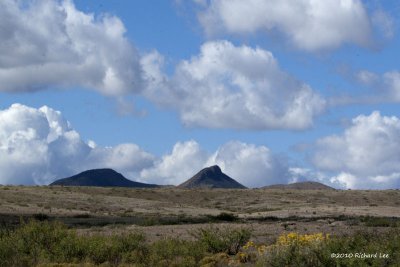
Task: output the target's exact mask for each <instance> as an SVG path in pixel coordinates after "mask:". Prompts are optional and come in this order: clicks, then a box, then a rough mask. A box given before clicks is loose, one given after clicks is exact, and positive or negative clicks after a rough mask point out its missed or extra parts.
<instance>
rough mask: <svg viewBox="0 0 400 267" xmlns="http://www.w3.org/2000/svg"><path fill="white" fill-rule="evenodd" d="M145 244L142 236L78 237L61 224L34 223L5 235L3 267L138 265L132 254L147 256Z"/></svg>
mask: <svg viewBox="0 0 400 267" xmlns="http://www.w3.org/2000/svg"><path fill="white" fill-rule="evenodd" d="M144 241H145V240H144V236H143V235H142V234H140V233H130V234H128V235H125V236H117V235H113V236H108V237H107V236H100V235H92V236H78V235H77V233H76V232H75V231H74V230H70V229H67V227H66V226H65V225H63V224H61V223H59V222H48V221H43V222H39V221H30V222H28V223H23V224H22V225H21V226H20V227H19V228H17V229H15V230H12V231H8V232H2V233H1V235H0V266H18V267H19V266H37V265H39V264H50V263H93V264H102V263H107V264H109V265H111V266H117V265H118V264H120V263H123V262H124V261H129V263H135V262H134V261H132V257H131V253H132V251H135V252H136V254H137V255H139V254H140V253H139V252H141V253H142V254H145V253H146V252H145V251H146V246H145V245H144ZM143 251H144V252H143ZM135 260H140V258H138V257H136V258H135Z"/></svg>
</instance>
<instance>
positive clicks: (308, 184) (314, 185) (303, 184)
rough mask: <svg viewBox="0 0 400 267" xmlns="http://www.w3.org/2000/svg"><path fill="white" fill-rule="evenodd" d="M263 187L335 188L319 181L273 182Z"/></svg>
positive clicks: (297, 188)
mask: <svg viewBox="0 0 400 267" xmlns="http://www.w3.org/2000/svg"><path fill="white" fill-rule="evenodd" d="M263 188H264V189H296V190H334V189H335V188H333V187H330V186H327V185H324V184H322V183H319V182H313V181H306V182H299V183H292V184H274V185H268V186H264V187H263Z"/></svg>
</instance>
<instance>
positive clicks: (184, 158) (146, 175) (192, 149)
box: [140, 140, 207, 185]
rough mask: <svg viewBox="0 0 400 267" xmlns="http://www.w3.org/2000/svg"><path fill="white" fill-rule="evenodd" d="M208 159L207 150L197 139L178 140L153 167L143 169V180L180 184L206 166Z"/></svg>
mask: <svg viewBox="0 0 400 267" xmlns="http://www.w3.org/2000/svg"><path fill="white" fill-rule="evenodd" d="M206 160H207V152H205V151H203V150H202V149H201V148H200V145H199V144H198V143H197V142H196V141H193V140H191V141H187V142H178V143H176V144H175V145H174V147H173V149H172V152H171V153H170V154H167V155H164V156H163V157H162V158H161V159H159V160H158V161H157V162H156V163H155V165H154V167H153V168H148V169H144V170H142V172H141V175H140V177H141V181H145V182H148V183H162V184H172V185H178V184H181V183H182V182H184V181H186V180H187V179H189V178H190V177H192V176H193V175H195V174H196V172H198V171H199V170H200V169H202V168H204V167H205V166H204V163H205V162H206Z"/></svg>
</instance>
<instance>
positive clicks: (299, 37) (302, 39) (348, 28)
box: [199, 0, 390, 51]
mask: <svg viewBox="0 0 400 267" xmlns="http://www.w3.org/2000/svg"><path fill="white" fill-rule="evenodd" d="M386 18H387V16H383V15H382V14H378V13H377V14H376V15H375V19H374V22H375V23H376V24H379V25H382V27H383V29H385V30H386V31H387V32H390V30H389V29H390V25H389V23H388V20H387V19H386ZM199 20H200V23H201V24H202V26H203V27H204V29H205V31H206V33H207V34H208V35H213V34H216V33H219V32H228V33H234V34H251V33H254V32H259V31H265V32H270V33H272V32H280V33H281V34H282V35H283V36H285V37H286V38H288V39H289V41H290V42H291V43H292V44H293V45H294V46H296V47H297V48H299V49H301V50H305V51H318V50H326V49H333V48H337V47H339V46H340V45H343V44H346V43H352V44H357V45H361V46H370V45H371V39H372V37H371V35H372V29H371V19H370V18H369V16H368V14H367V11H366V9H365V7H364V5H363V3H362V2H361V1H360V0H324V1H320V0H298V1H289V0H281V1H273V0H247V1H242V0H211V1H209V5H208V6H207V7H206V8H202V10H201V11H200V12H199Z"/></svg>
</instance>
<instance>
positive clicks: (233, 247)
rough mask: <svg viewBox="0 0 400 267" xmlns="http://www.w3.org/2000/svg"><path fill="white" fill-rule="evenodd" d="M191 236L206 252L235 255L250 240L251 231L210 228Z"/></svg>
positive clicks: (193, 233)
mask: <svg viewBox="0 0 400 267" xmlns="http://www.w3.org/2000/svg"><path fill="white" fill-rule="evenodd" d="M192 235H193V236H194V237H195V238H197V239H198V240H199V242H200V243H201V244H203V245H204V246H205V247H206V249H207V251H208V252H211V253H219V252H224V253H227V254H229V255H235V254H236V253H238V251H239V249H240V247H241V246H243V245H244V244H245V243H246V242H247V241H248V240H249V239H250V236H251V231H250V230H249V229H247V228H239V229H230V228H228V227H224V228H218V227H213V226H210V227H208V228H200V229H198V230H196V231H193V232H192Z"/></svg>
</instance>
